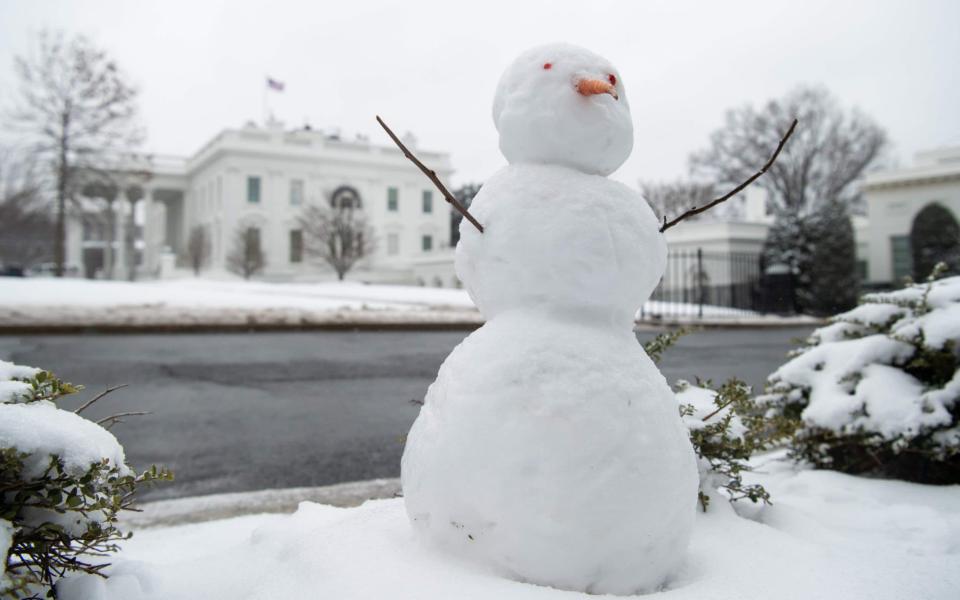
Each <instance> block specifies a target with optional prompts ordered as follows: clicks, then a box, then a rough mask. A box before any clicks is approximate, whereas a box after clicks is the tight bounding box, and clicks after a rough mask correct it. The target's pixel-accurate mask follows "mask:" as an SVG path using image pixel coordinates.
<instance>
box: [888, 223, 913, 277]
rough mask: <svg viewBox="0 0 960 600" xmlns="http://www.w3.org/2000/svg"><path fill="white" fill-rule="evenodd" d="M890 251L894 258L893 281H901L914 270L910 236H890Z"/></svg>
mask: <svg viewBox="0 0 960 600" xmlns="http://www.w3.org/2000/svg"><path fill="white" fill-rule="evenodd" d="M890 252H891V254H892V258H893V261H892V262H893V281H894V283H899V282H901V281H903V278H904V277H909V276H910V275H911V273H912V272H913V256H911V252H910V236H908V235H894V236H890Z"/></svg>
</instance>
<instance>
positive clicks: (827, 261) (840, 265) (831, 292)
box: [797, 201, 859, 316]
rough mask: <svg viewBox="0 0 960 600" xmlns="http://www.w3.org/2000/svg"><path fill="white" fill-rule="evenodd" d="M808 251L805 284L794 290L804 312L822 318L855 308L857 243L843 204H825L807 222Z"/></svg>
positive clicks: (833, 202) (856, 294)
mask: <svg viewBox="0 0 960 600" xmlns="http://www.w3.org/2000/svg"><path fill="white" fill-rule="evenodd" d="M805 230H806V237H807V240H808V244H809V248H810V252H809V258H808V261H807V264H806V266H805V268H806V273H805V276H806V277H805V279H804V282H805V285H803V286H800V287H799V289H798V290H797V294H798V300H799V302H800V305H801V306H802V307H803V309H804V311H805V312H808V313H810V314H814V315H818V316H824V315H832V314H836V313H838V312H841V311H845V310H849V309H851V308H853V307H854V306H856V304H857V296H858V293H859V290H858V285H857V284H858V280H857V243H856V240H855V238H854V234H853V223H852V222H851V221H850V215H849V214H848V212H847V207H846V205H844V204H843V203H842V202H838V201H832V202H824V203H823V207H822V208H821V209H820V210H819V211H817V212H816V213H814V214H812V215H811V216H810V217H809V218H808V219H807V220H806V227H805Z"/></svg>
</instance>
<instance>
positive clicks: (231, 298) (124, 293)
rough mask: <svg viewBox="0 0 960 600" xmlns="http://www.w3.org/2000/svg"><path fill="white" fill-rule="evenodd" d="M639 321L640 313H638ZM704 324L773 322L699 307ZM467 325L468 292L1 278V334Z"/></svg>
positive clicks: (675, 309)
mask: <svg viewBox="0 0 960 600" xmlns="http://www.w3.org/2000/svg"><path fill="white" fill-rule="evenodd" d="M642 314H643V315H644V316H645V317H646V318H647V319H648V320H650V319H652V320H654V321H656V320H658V319H659V316H661V315H662V317H663V319H664V320H666V321H673V320H681V321H691V322H695V321H697V319H698V317H697V315H698V307H697V306H696V305H693V304H683V303H671V302H660V301H648V302H647V303H646V304H645V305H644V311H643V313H642ZM637 316H638V318H639V317H640V316H641V313H639V312H638V315H637ZM703 317H704V318H705V319H719V320H724V321H727V320H729V321H730V322H751V323H752V322H757V323H764V322H766V321H771V320H772V321H777V320H778V319H779V318H777V317H769V318H768V317H764V316H762V315H759V314H757V313H754V312H751V311H746V310H740V309H733V308H726V307H721V306H704V307H703ZM344 322H349V323H358V324H377V323H468V324H480V323H482V322H483V317H482V315H480V314H479V313H478V312H477V310H476V307H475V306H474V304H473V301H472V300H471V299H470V296H469V295H468V294H467V292H466V290H455V289H439V288H429V287H417V286H403V285H364V284H361V283H354V282H343V283H336V282H330V283H265V282H258V281H250V282H247V281H240V280H232V281H223V280H213V279H200V278H197V279H194V278H190V279H175V280H166V281H144V282H135V283H130V282H126V281H94V280H89V279H46V278H14V277H0V326H39V327H43V326H89V327H95V326H123V325H130V326H182V325H212V326H216V325H242V324H259V325H323V324H329V323H344Z"/></svg>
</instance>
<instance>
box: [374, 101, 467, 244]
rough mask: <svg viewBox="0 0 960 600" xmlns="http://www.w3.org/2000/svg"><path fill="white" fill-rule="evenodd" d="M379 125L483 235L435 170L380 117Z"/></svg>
mask: <svg viewBox="0 0 960 600" xmlns="http://www.w3.org/2000/svg"><path fill="white" fill-rule="evenodd" d="M377 123H380V127H383V130H384V131H386V132H387V135H389V136H390V139H391V140H393V143H394V144H396V145H397V146H399V147H400V150H402V151H403V155H404V156H406V157H407V158H409V159H410V161H411V162H413V164H415V165H417V168H418V169H420V170H421V171H423V174H424V175H426V176H427V178H428V179H429V180H430V181H432V182H433V185H435V186H437V189H438V190H440V193H441V194H443V197H444V198H445V199H446V201H447V202H449V203H450V204H451V205H453V207H454V208H455V209H457V212H459V213H460V214H461V215H463V218H465V219H466V220H468V221H470V222H471V223H473V226H474V227H476V228H477V231H479V232H480V233H483V225H481V224H480V223H479V222H478V221H477V220H476V219H474V218H473V215H471V214H470V211H468V210H467V209H466V208H465V207H464V206H463V205H462V204H460V203H459V202H458V201H457V199H456V198H454V197H453V194H451V193H450V192H449V190H447V188H446V186H444V185H443V183H441V181H440V178H439V177H437V174H436V172H434V171H433V169H430V168H428V167H427V166H426V165H424V164H423V163H422V162H420V160H419V159H418V158H417V157H416V156H414V155H413V153H412V152H410V150H408V149H407V147H406V146H404V145H403V142H401V141H400V139H399V138H398V137H397V136H396V135H395V134H394V133H393V131H391V130H390V128H389V127H387V124H386V123H384V122H383V119H381V118H380V117H379V116H377Z"/></svg>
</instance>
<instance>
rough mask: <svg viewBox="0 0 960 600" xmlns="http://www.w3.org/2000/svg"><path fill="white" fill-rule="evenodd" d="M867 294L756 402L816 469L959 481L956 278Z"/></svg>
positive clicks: (818, 334)
mask: <svg viewBox="0 0 960 600" xmlns="http://www.w3.org/2000/svg"><path fill="white" fill-rule="evenodd" d="M942 270H943V267H942V266H939V267H938V269H936V270H935V272H934V274H933V275H931V276H930V278H928V280H927V282H926V283H924V284H908V285H907V286H906V287H905V288H904V289H902V290H899V291H895V292H887V293H875V294H868V295H866V296H864V298H863V299H862V301H861V304H860V306H858V307H856V308H854V309H853V310H850V311H848V312H845V313H842V314H840V315H837V316H835V317H833V319H831V321H832V322H831V323H830V324H829V325H827V326H826V327H822V328H820V329H817V330H816V331H814V332H813V334H812V335H811V337H810V338H809V340H808V341H807V345H806V346H805V347H803V348H801V349H799V350H797V351H795V352H794V353H793V357H792V359H791V360H790V361H789V362H787V363H786V364H785V365H783V366H782V367H780V368H779V369H777V371H776V372H774V373H773V374H772V375H771V376H770V378H769V385H768V387H767V390H766V394H765V395H764V396H762V397H760V398H759V399H758V400H759V401H760V402H761V403H762V404H764V405H765V406H767V407H769V411H768V414H769V415H771V416H774V417H776V416H781V417H786V418H789V419H792V420H794V422H795V424H796V428H797V429H796V433H795V435H794V436H793V438H792V440H791V442H790V443H791V453H792V455H793V456H794V458H796V459H798V460H806V461H809V462H810V463H812V464H813V465H814V466H816V467H819V468H828V469H835V470H838V471H843V472H847V473H873V474H877V475H882V476H889V477H896V478H900V479H906V480H909V481H917V482H926V483H960V428H958V416H960V401H958V400H960V357H958V340H960V277H950V278H946V279H940V280H937V277H938V276H939V274H940V273H941V272H942Z"/></svg>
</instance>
